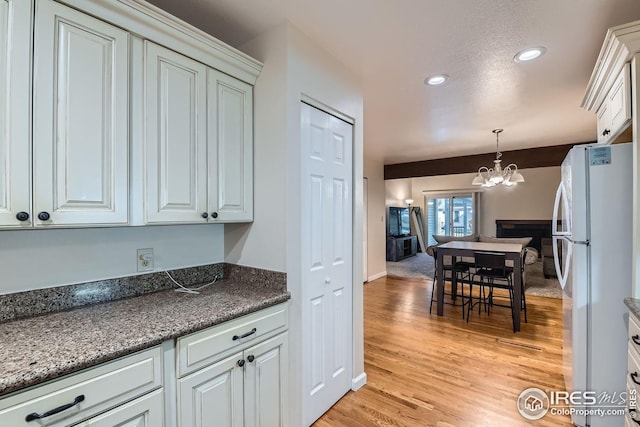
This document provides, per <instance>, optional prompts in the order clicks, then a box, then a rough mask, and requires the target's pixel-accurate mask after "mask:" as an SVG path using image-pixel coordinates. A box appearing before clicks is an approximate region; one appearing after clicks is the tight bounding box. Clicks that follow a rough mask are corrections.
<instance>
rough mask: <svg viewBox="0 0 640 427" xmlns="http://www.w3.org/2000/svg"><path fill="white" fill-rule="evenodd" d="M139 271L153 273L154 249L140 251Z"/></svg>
mask: <svg viewBox="0 0 640 427" xmlns="http://www.w3.org/2000/svg"><path fill="white" fill-rule="evenodd" d="M137 260H138V271H153V248H146V249H138V258H137Z"/></svg>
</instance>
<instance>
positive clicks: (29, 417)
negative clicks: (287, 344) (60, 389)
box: [25, 394, 84, 422]
mask: <svg viewBox="0 0 640 427" xmlns="http://www.w3.org/2000/svg"><path fill="white" fill-rule="evenodd" d="M83 400H84V394H81V395H80V396H78V397H76V398H75V399H73V402H71V403H67V404H66V405H62V406H58V407H57V408H55V409H52V410H50V411H47V412H45V413H44V414H42V415H40V414H38V413H37V412H33V413H31V414H29V415H27V416H26V417H25V421H27V422H29V421H33V420H40V419H42V418H46V417H50V416H51V415H55V414H58V413H60V412H62V411H66V410H67V409H69V408H73V407H74V406H76V405H77V404H78V403H80V402H82V401H83Z"/></svg>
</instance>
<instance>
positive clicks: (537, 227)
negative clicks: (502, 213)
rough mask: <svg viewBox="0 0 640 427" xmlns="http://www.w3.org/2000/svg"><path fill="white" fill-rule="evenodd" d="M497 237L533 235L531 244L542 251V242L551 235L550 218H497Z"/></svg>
mask: <svg viewBox="0 0 640 427" xmlns="http://www.w3.org/2000/svg"><path fill="white" fill-rule="evenodd" d="M496 237H532V238H533V239H532V240H531V243H529V246H532V247H534V248H536V249H537V250H538V254H541V253H542V242H541V241H540V240H541V239H542V238H544V237H551V220H550V219H532V220H527V219H516V220H514V219H497V220H496Z"/></svg>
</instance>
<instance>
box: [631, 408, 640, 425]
mask: <svg viewBox="0 0 640 427" xmlns="http://www.w3.org/2000/svg"><path fill="white" fill-rule="evenodd" d="M629 415H631V421H633V422H634V423H636V424H638V425H640V421H638V420H636V410H635V409H629Z"/></svg>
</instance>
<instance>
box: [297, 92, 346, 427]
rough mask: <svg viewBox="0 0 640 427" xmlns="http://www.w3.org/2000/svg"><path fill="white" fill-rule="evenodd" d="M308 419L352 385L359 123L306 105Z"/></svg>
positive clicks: (304, 218)
mask: <svg viewBox="0 0 640 427" xmlns="http://www.w3.org/2000/svg"><path fill="white" fill-rule="evenodd" d="M301 107H302V129H301V130H302V150H301V151H302V174H303V176H302V183H303V184H302V188H303V190H302V193H303V195H302V233H303V234H302V236H303V242H302V260H303V268H302V271H303V276H302V280H303V283H302V304H303V309H302V339H303V341H302V364H303V368H302V372H303V392H304V396H303V418H304V423H305V425H309V424H311V423H312V422H313V421H315V420H316V419H317V418H318V417H319V416H320V415H322V414H323V413H324V412H325V411H327V410H328V409H329V408H330V407H331V406H332V405H333V404H334V403H335V402H336V401H338V400H339V399H340V398H341V397H342V396H343V395H344V394H345V393H346V392H347V391H349V389H350V387H351V371H352V368H351V367H352V348H351V346H352V327H351V326H352V319H351V315H352V303H351V301H352V288H353V286H352V252H353V242H352V235H353V221H352V204H353V192H352V169H353V168H352V132H353V130H352V126H351V125H349V124H347V123H346V122H343V121H342V120H340V119H338V118H336V117H334V116H331V115H329V114H327V113H325V112H323V111H321V110H318V109H316V108H314V107H311V106H309V105H307V104H304V103H303V104H302V106H301Z"/></svg>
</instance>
